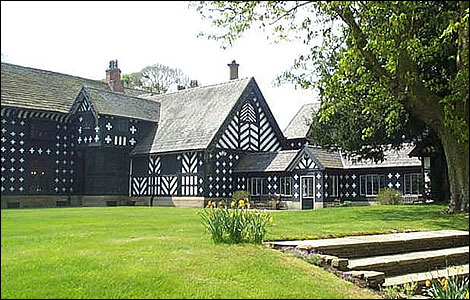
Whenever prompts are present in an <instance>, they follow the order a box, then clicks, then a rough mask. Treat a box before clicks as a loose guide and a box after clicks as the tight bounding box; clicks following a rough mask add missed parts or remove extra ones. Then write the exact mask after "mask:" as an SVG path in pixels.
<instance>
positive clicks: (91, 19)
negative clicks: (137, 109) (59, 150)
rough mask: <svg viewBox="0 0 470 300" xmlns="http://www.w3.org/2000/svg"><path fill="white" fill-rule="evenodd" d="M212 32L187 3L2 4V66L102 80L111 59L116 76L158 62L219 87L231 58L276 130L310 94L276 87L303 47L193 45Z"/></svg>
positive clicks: (259, 42)
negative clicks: (252, 83) (250, 80)
mask: <svg viewBox="0 0 470 300" xmlns="http://www.w3.org/2000/svg"><path fill="white" fill-rule="evenodd" d="M201 31H205V32H209V31H211V25H210V24H209V21H208V20H203V19H201V17H200V15H199V13H198V12H196V11H195V9H190V8H188V3H187V2H182V1H175V2H161V1H158V2H137V1H133V2H121V1H110V2H91V1H90V2H55V1H54V2H16V1H2V2H1V52H2V56H3V59H4V60H5V61H6V62H9V63H13V64H19V65H23V66H28V67H33V68H39V69H45V70H51V71H55V72H61V73H66V74H71V75H75V76H80V77H85V78H91V79H102V78H104V75H105V69H106V68H107V66H108V62H109V60H111V59H117V60H118V61H119V68H120V69H121V71H122V72H123V73H132V72H136V71H139V70H141V69H142V68H143V67H145V66H147V65H151V64H154V63H161V64H165V65H168V66H170V67H177V68H180V69H182V70H183V72H184V73H185V74H187V75H188V76H189V77H190V78H192V79H197V80H198V81H199V82H200V83H201V84H202V85H208V84H214V83H219V82H225V81H228V79H229V67H228V66H227V64H228V63H230V62H231V61H232V60H233V59H235V60H236V61H237V63H239V64H240V67H239V77H251V76H253V77H255V79H256V81H257V82H258V84H259V86H260V88H261V91H262V93H263V95H264V97H265V98H266V100H267V102H268V104H269V107H270V108H271V111H272V112H273V114H274V116H275V117H276V120H277V121H278V124H279V126H280V128H281V129H282V130H284V128H285V127H286V126H287V124H288V123H289V121H290V119H291V118H292V117H293V116H294V115H295V113H296V112H297V111H298V109H299V108H300V107H301V106H302V105H303V104H305V103H311V102H314V101H317V99H318V97H317V94H316V93H315V92H314V91H311V90H310V91H301V90H295V89H294V87H293V86H292V85H282V86H281V87H275V86H274V85H273V80H274V79H275V77H276V76H277V75H279V74H280V73H281V72H283V71H285V70H287V69H288V68H289V67H290V66H291V65H292V63H293V62H294V59H295V58H296V57H297V56H298V54H300V51H301V49H302V48H303V47H304V46H303V45H302V44H301V43H296V42H283V43H279V44H275V43H272V42H270V41H269V40H267V39H266V34H265V33H263V32H260V31H256V30H251V31H249V32H248V33H247V34H246V35H245V36H244V37H243V38H242V39H240V40H238V41H237V42H236V43H235V45H234V46H233V47H232V48H229V49H227V50H222V49H221V47H220V46H221V44H220V42H216V41H212V40H207V39H206V38H198V37H197V35H198V33H199V32H201Z"/></svg>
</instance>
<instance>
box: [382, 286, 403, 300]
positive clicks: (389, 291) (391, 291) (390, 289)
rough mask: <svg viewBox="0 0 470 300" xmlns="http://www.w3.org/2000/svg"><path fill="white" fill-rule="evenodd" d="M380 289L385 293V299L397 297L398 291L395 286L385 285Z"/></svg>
mask: <svg viewBox="0 0 470 300" xmlns="http://www.w3.org/2000/svg"><path fill="white" fill-rule="evenodd" d="M382 291H383V292H384V293H385V294H386V295H387V299H398V293H399V291H398V288H397V286H395V285H394V286H387V287H385V288H384V289H383V290H382Z"/></svg>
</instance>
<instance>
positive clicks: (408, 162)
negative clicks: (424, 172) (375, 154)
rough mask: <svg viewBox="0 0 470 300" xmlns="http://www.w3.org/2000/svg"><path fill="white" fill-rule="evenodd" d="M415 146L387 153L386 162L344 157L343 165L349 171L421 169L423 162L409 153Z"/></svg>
mask: <svg viewBox="0 0 470 300" xmlns="http://www.w3.org/2000/svg"><path fill="white" fill-rule="evenodd" d="M413 148H414V145H404V147H403V148H402V149H401V150H399V151H396V150H388V151H385V153H384V155H385V160H384V161H383V162H378V163H375V162H373V161H371V160H362V161H358V160H357V161H353V158H349V159H348V158H346V157H345V156H344V155H343V165H344V168H347V169H356V168H387V167H420V166H421V160H420V159H419V158H418V157H409V155H408V154H409V153H410V152H411V151H412V150H413Z"/></svg>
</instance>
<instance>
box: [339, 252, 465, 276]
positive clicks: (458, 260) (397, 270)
mask: <svg viewBox="0 0 470 300" xmlns="http://www.w3.org/2000/svg"><path fill="white" fill-rule="evenodd" d="M468 262H469V247H468V246H464V247H456V248H447V249H439V250H427V251H416V252H409V253H402V254H393V255H382V256H373V257H367V258H356V259H350V260H349V262H348V266H347V268H348V269H349V270H358V271H359V270H360V271H378V272H384V273H385V276H386V277H390V276H395V275H401V274H407V273H416V272H427V271H432V270H436V269H438V268H445V267H446V266H450V265H463V264H467V263H468Z"/></svg>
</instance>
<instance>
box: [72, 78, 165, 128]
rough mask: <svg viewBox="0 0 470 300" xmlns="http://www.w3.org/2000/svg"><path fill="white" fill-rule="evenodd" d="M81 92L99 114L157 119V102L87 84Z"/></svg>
mask: <svg viewBox="0 0 470 300" xmlns="http://www.w3.org/2000/svg"><path fill="white" fill-rule="evenodd" d="M82 92H84V93H85V94H86V95H87V96H88V98H89V100H90V102H91V103H92V105H93V107H94V109H95V111H96V112H97V113H98V114H100V115H101V114H105V115H112V116H120V117H126V118H133V119H139V120H145V121H152V122H158V121H159V117H160V103H159V102H156V101H152V100H148V99H143V98H137V97H132V96H128V95H125V94H122V93H114V92H110V91H104V90H99V89H95V88H92V87H87V86H85V87H83V89H82ZM77 104H78V103H77Z"/></svg>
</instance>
